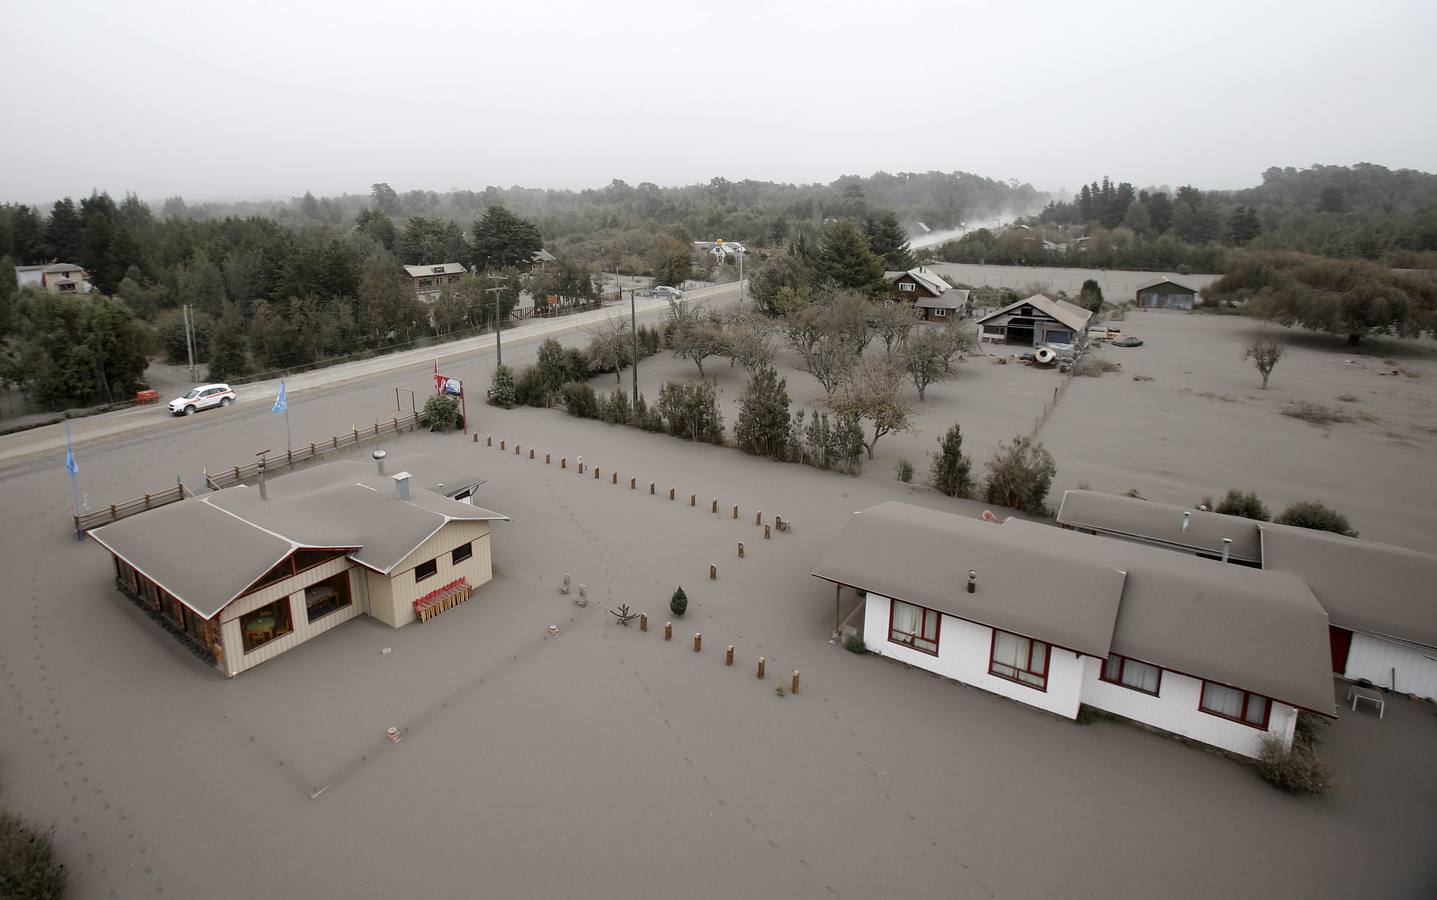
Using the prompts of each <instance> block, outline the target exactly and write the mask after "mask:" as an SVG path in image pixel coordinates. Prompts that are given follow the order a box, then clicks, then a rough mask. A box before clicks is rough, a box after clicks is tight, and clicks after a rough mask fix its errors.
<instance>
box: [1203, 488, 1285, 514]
mask: <svg viewBox="0 0 1437 900" xmlns="http://www.w3.org/2000/svg"><path fill="white" fill-rule="evenodd" d="M1214 511H1215V512H1220V513H1222V514H1223V515H1225V516H1242V517H1243V518H1244V519H1256V520H1258V521H1259V522H1267V521H1270V520H1271V519H1272V514H1271V513H1269V512H1268V511H1267V507H1266V506H1265V505H1264V504H1263V502H1262V501H1261V500H1259V499H1257V494H1254V493H1250V492H1248V491H1238V490H1230V491H1228V492H1227V493H1226V494H1225V495H1223V498H1222V499H1221V500H1219V501H1218V504H1217V509H1216V510H1214Z"/></svg>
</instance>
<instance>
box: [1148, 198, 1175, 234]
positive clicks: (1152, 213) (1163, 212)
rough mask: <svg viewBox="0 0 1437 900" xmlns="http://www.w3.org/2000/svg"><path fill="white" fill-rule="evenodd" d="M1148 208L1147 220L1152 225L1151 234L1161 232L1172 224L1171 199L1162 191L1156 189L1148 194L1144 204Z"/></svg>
mask: <svg viewBox="0 0 1437 900" xmlns="http://www.w3.org/2000/svg"><path fill="white" fill-rule="evenodd" d="M1145 205H1146V206H1147V208H1148V222H1149V223H1151V225H1152V231H1153V234H1162V233H1163V232H1165V231H1167V230H1168V229H1169V228H1171V227H1172V225H1173V205H1172V200H1171V199H1169V198H1168V195H1167V194H1165V193H1163V192H1162V191H1157V192H1156V193H1154V194H1153V195H1152V196H1150V197H1149V198H1148V200H1147V203H1146V204H1145Z"/></svg>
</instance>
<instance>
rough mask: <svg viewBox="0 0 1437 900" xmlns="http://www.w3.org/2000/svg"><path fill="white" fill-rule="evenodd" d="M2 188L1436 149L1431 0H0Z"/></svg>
mask: <svg viewBox="0 0 1437 900" xmlns="http://www.w3.org/2000/svg"><path fill="white" fill-rule="evenodd" d="M0 33H3V34H4V35H5V37H4V38H3V39H0V42H3V46H4V48H5V57H4V58H5V62H6V66H5V73H6V81H7V83H8V88H7V90H5V91H4V93H3V97H0V121H4V122H5V123H6V128H5V133H6V136H5V139H4V140H3V141H0V200H13V201H22V202H32V203H33V202H48V201H50V200H53V199H54V198H56V197H59V196H61V195H66V194H69V195H74V196H76V197H78V196H80V195H84V194H88V193H89V192H90V190H91V189H92V188H100V189H103V190H108V191H110V192H111V193H112V194H114V195H116V196H117V197H118V196H119V195H121V194H123V193H125V192H127V191H133V192H135V193H137V194H139V195H140V196H141V197H144V198H146V199H149V200H160V199H163V198H164V197H166V196H170V195H174V194H181V195H183V196H184V197H185V198H186V199H189V200H203V199H221V198H224V199H229V198H244V197H256V196H280V197H285V196H293V195H298V194H301V193H303V192H304V191H305V190H312V191H314V192H315V193H316V194H321V195H322V194H338V193H342V192H351V193H354V192H359V193H364V192H367V191H368V189H369V185H370V184H371V183H372V182H376V181H387V182H389V183H390V184H391V185H393V186H394V187H395V188H396V189H397V190H400V191H404V190H409V189H413V188H423V189H427V190H437V191H444V190H448V189H451V188H470V189H474V190H481V189H483V188H484V186H485V185H488V184H496V185H503V186H508V185H511V184H521V185H527V186H536V187H574V188H578V187H599V186H603V185H605V184H607V183H608V182H609V181H610V180H611V179H613V178H622V179H624V180H626V181H628V182H629V183H631V184H638V183H639V182H642V181H652V182H655V183H658V184H662V185H669V184H685V183H692V182H697V181H707V180H708V179H709V178H711V177H713V176H716V175H721V176H724V177H726V178H729V179H731V180H738V179H742V178H754V179H760V180H774V181H796V182H811V181H831V180H832V179H834V178H835V177H837V176H839V175H843V174H861V175H867V174H871V173H872V172H874V171H877V170H879V169H882V170H885V171H889V172H901V171H926V170H930V169H938V170H943V171H951V170H954V169H962V170H965V171H970V172H975V173H978V174H980V175H986V176H989V177H993V178H1001V179H1009V178H1016V179H1019V180H1021V181H1028V182H1031V183H1032V184H1034V185H1035V186H1037V187H1039V188H1041V189H1044V190H1057V189H1060V188H1067V189H1069V190H1073V189H1076V187H1077V186H1078V185H1080V184H1082V183H1083V182H1084V181H1089V180H1092V179H1094V178H1099V177H1101V176H1102V175H1104V174H1110V175H1112V176H1114V177H1115V178H1119V179H1122V180H1128V181H1133V182H1136V183H1137V184H1139V185H1140V186H1141V185H1148V184H1173V185H1177V184H1182V183H1185V182H1191V183H1193V184H1196V185H1198V186H1200V187H1206V188H1226V187H1241V186H1245V185H1249V184H1254V183H1256V182H1257V181H1258V180H1259V174H1260V173H1261V172H1262V170H1263V169H1265V168H1267V167H1268V166H1270V165H1283V166H1286V165H1292V166H1299V167H1301V166H1307V165H1311V164H1313V163H1331V164H1350V163H1356V162H1375V163H1381V164H1383V165H1387V166H1390V167H1393V168H1398V167H1408V168H1417V169H1424V170H1426V171H1434V170H1437V117H1434V116H1433V115H1432V109H1433V103H1434V100H1433V94H1434V88H1437V53H1433V52H1432V51H1431V47H1430V45H1431V42H1432V39H1433V37H1434V36H1437V0H1414V2H1399V0H1390V2H1389V0H1368V2H1364V3H1351V2H1342V3H1336V2H1327V0H1307V2H1291V3H1283V2H1263V0H1244V2H1231V3H1230V2H1214V0H1197V2H1183V3H1178V2H1171V3H1168V2H1161V3H1154V2H1151V0H1146V2H1099V0H1089V2H1071V0H1068V2H1047V0H1022V2H1008V0H997V2H971V0H951V2H911V0H884V2H864V3H849V2H842V0H825V2H821V3H820V2H802V3H797V2H781V0H769V2H748V0H714V2H709V3H686V2H681V0H658V2H626V0H609V2H584V3H579V2H573V3H569V2H548V0H528V2H512V0H510V2H495V0H467V2H452V3H449V2H439V0H406V2H392V0H391V2H382V3H371V2H367V0H348V2H331V3H321V2H306V0H288V2H269V0H247V2H241V3H224V4H212V3H195V2H141V0H95V2H68V0H0Z"/></svg>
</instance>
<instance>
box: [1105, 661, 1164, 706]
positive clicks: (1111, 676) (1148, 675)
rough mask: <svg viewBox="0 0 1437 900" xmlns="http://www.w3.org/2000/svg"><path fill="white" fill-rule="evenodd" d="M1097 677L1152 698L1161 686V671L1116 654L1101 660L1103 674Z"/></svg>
mask: <svg viewBox="0 0 1437 900" xmlns="http://www.w3.org/2000/svg"><path fill="white" fill-rule="evenodd" d="M1099 677H1100V678H1102V680H1104V681H1106V682H1108V683H1110V684H1119V685H1122V686H1123V687H1125V688H1132V689H1133V690H1135V691H1142V692H1143V693H1144V694H1152V695H1153V696H1154V697H1156V696H1157V695H1158V691H1159V689H1160V688H1161V687H1162V684H1163V670H1162V669H1159V668H1158V667H1157V666H1151V665H1148V664H1147V663H1145V662H1138V661H1137V660H1135V659H1128V658H1127V657H1126V656H1118V655H1117V654H1116V653H1114V654H1113V655H1112V656H1109V657H1108V658H1107V659H1105V660H1103V673H1102V675H1100V676H1099Z"/></svg>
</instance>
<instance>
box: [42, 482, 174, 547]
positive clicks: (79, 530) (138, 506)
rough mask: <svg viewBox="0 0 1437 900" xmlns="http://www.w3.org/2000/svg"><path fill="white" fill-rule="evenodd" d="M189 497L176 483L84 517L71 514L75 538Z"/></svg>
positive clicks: (86, 514)
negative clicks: (170, 486)
mask: <svg viewBox="0 0 1437 900" xmlns="http://www.w3.org/2000/svg"><path fill="white" fill-rule="evenodd" d="M187 496H189V492H188V491H186V490H185V486H184V484H183V483H181V482H179V481H176V482H175V486H174V487H172V488H166V489H165V490H163V491H160V492H159V493H155V494H146V495H145V496H143V497H140V498H137V499H135V500H127V501H125V502H124V503H111V504H110V505H109V506H106V507H103V508H101V509H97V510H94V511H92V512H87V513H85V514H84V515H78V516H77V515H74V514H71V516H70V521H71V523H72V524H73V525H74V526H75V536H76V537H79V538H83V537H84V536H85V532H87V531H89V530H90V529H91V528H99V527H100V526H101V525H109V524H110V523H111V522H118V521H120V520H121V519H123V518H126V517H127V516H133V515H135V514H137V513H142V512H144V511H145V510H147V509H155V508H156V507H160V506H166V505H168V504H170V503H174V502H176V501H178V500H183V499H185V497H187Z"/></svg>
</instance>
